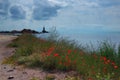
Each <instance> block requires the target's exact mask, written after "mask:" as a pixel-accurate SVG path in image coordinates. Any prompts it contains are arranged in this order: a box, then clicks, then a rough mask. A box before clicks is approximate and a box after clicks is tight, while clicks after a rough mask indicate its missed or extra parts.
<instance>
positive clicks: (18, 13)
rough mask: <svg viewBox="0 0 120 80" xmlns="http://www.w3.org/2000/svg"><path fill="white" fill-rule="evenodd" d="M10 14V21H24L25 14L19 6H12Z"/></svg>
mask: <svg viewBox="0 0 120 80" xmlns="http://www.w3.org/2000/svg"><path fill="white" fill-rule="evenodd" d="M10 14H11V18H12V19H25V17H26V12H25V11H24V10H23V8H22V7H21V6H12V7H11V8H10Z"/></svg>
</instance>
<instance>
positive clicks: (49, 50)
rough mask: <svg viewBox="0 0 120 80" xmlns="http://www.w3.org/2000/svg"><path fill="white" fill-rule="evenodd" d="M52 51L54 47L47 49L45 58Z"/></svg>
mask: <svg viewBox="0 0 120 80" xmlns="http://www.w3.org/2000/svg"><path fill="white" fill-rule="evenodd" d="M54 49H55V48H54V47H51V48H49V49H48V51H47V56H49V55H50V54H51V53H52V52H53V51H54Z"/></svg>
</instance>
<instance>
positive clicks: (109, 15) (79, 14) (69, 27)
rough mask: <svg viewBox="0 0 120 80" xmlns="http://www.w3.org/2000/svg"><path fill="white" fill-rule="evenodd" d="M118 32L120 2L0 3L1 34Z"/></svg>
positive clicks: (35, 0) (49, 0) (46, 0)
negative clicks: (30, 31)
mask: <svg viewBox="0 0 120 80" xmlns="http://www.w3.org/2000/svg"><path fill="white" fill-rule="evenodd" d="M43 26H45V27H46V28H47V29H49V28H51V27H53V26H54V27H56V29H58V30H61V32H62V31H63V32H65V31H70V32H72V31H76V32H105V31H108V32H120V0H0V30H21V29H23V28H27V29H34V30H37V31H41V30H42V27H43Z"/></svg>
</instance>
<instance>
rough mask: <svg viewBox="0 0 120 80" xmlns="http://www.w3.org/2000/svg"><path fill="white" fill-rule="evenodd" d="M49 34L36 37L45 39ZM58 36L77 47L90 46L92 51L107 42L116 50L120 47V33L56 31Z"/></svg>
mask: <svg viewBox="0 0 120 80" xmlns="http://www.w3.org/2000/svg"><path fill="white" fill-rule="evenodd" d="M49 34H50V33H48V34H47V33H46V34H39V35H37V36H38V37H41V38H47V37H48V36H49ZM58 35H59V37H60V38H61V37H62V38H65V39H67V40H70V41H74V42H75V43H76V44H78V45H82V46H84V47H87V46H89V47H90V46H91V47H93V48H94V49H98V47H99V46H100V45H101V43H102V42H108V43H110V44H112V45H114V47H115V48H117V47H118V46H119V45H120V32H87V33H84V32H83V33H81V32H75V31H73V32H68V31H65V32H64V31H58Z"/></svg>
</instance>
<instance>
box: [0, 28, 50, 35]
mask: <svg viewBox="0 0 120 80" xmlns="http://www.w3.org/2000/svg"><path fill="white" fill-rule="evenodd" d="M0 33H11V34H16V33H20V34H22V33H32V34H42V33H49V32H48V31H46V30H45V27H43V30H42V31H41V32H38V31H35V30H31V29H23V30H20V31H19V30H12V31H0Z"/></svg>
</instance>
